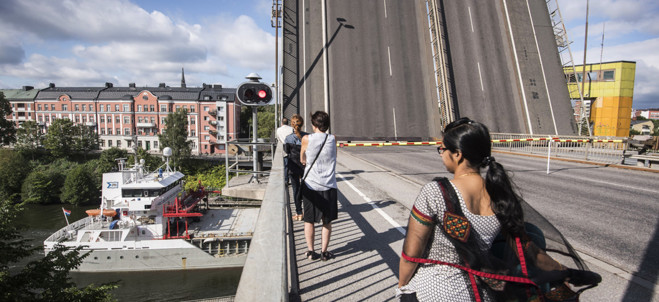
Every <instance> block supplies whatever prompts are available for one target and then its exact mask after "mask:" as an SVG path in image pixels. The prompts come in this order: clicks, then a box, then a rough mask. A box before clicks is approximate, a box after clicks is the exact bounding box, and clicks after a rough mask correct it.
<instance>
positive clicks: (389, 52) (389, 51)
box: [387, 46, 392, 76]
mask: <svg viewBox="0 0 659 302" xmlns="http://www.w3.org/2000/svg"><path fill="white" fill-rule="evenodd" d="M387 54H389V76H391V75H392V73H391V49H390V48H389V46H387Z"/></svg>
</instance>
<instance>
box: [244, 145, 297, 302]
mask: <svg viewBox="0 0 659 302" xmlns="http://www.w3.org/2000/svg"><path fill="white" fill-rule="evenodd" d="M282 149H283V148H282V145H281V143H280V144H279V145H278V147H277V149H276V151H275V153H274V155H273V161H272V169H271V170H270V177H269V178H268V185H267V186H266V189H265V197H264V198H263V202H262V203H261V210H260V212H259V217H258V219H257V221H256V227H255V228H254V237H252V242H251V246H250V250H249V253H248V254H247V259H246V260H245V266H244V267H243V272H242V275H241V276H240V283H239V284H238V291H237V292H236V299H235V301H288V299H289V298H288V295H289V293H288V270H287V265H288V261H287V257H288V252H287V249H286V221H287V217H286V208H288V199H287V198H286V186H285V185H284V174H283V173H284V172H283V170H284V168H283V165H284V161H283V157H282ZM293 253H294V252H293Z"/></svg>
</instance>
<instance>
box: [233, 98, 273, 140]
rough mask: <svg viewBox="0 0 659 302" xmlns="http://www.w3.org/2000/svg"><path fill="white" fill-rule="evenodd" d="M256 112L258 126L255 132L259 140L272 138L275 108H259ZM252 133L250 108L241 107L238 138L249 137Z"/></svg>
mask: <svg viewBox="0 0 659 302" xmlns="http://www.w3.org/2000/svg"><path fill="white" fill-rule="evenodd" d="M256 108H258V111H257V112H256V116H257V120H258V124H257V126H256V127H257V129H256V131H257V132H258V137H259V138H268V139H269V138H272V137H273V136H274V131H275V106H259V107H256ZM251 133H252V107H247V106H243V107H242V108H241V110H240V137H244V138H246V137H249V138H252V136H251Z"/></svg>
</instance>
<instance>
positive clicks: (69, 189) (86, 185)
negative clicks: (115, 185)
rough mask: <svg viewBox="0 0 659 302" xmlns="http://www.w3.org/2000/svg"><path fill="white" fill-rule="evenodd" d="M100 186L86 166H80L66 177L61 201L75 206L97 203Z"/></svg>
mask: <svg viewBox="0 0 659 302" xmlns="http://www.w3.org/2000/svg"><path fill="white" fill-rule="evenodd" d="M99 187H100V184H99V183H97V181H96V178H95V177H94V175H93V173H92V172H91V171H89V168H88V167H87V166H86V165H78V166H77V167H75V168H73V169H71V170H70V171H69V173H68V174H67V175H66V180H65V181H64V187H63V189H62V195H61V197H60V199H61V200H62V201H63V202H67V203H70V204H74V205H81V204H85V203H94V202H97V201H98V200H100V199H99V197H100V194H99V192H98V190H99Z"/></svg>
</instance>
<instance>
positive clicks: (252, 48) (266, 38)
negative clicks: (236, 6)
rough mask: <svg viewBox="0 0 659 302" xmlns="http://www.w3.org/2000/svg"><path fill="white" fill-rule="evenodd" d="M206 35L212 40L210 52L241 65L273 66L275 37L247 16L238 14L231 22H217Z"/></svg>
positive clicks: (255, 66) (261, 67)
mask: <svg viewBox="0 0 659 302" xmlns="http://www.w3.org/2000/svg"><path fill="white" fill-rule="evenodd" d="M210 27H211V30H209V31H208V32H207V36H206V37H205V38H206V39H207V40H214V41H215V43H214V44H213V51H214V53H215V54H216V55H218V56H220V57H225V58H227V59H229V60H233V61H236V62H237V63H238V64H239V65H240V66H242V67H245V68H254V69H267V68H272V67H273V66H274V61H275V54H274V49H273V47H274V45H275V37H274V36H273V35H272V34H270V33H268V32H265V31H264V30H263V29H261V28H259V27H258V26H257V25H256V23H255V22H254V20H253V19H252V18H250V17H248V16H244V15H243V16H240V17H238V18H237V19H236V20H234V21H233V22H232V23H225V22H222V21H220V22H218V24H214V25H212V26H210Z"/></svg>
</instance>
